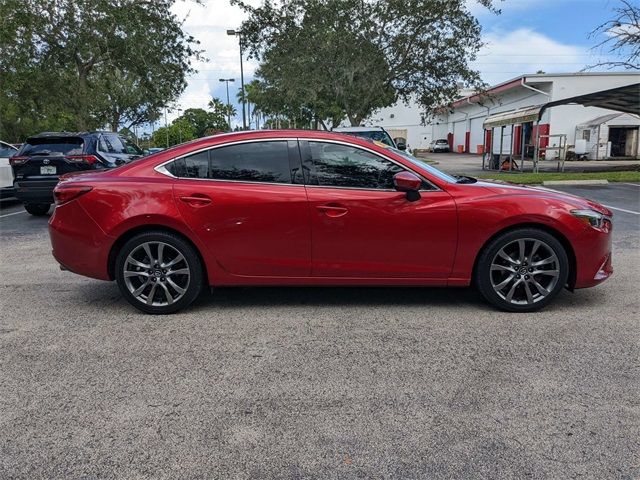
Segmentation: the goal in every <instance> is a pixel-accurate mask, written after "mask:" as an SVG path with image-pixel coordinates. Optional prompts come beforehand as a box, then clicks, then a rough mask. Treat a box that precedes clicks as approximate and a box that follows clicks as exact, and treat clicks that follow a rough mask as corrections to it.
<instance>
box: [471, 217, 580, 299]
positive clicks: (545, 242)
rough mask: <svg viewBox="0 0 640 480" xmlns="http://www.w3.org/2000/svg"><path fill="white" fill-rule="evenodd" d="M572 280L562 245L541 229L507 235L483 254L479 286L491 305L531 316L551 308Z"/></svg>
mask: <svg viewBox="0 0 640 480" xmlns="http://www.w3.org/2000/svg"><path fill="white" fill-rule="evenodd" d="M568 276H569V260H568V257H567V253H566V251H565V249H564V247H563V246H562V244H561V243H560V242H559V241H558V240H557V239H556V238H555V237H554V236H553V235H551V234H549V233H547V232H545V231H543V230H538V229H531V228H526V229H524V228H523V229H518V230H512V231H510V232H506V233H504V234H502V235H500V236H498V237H497V238H495V239H494V240H492V241H491V242H490V243H489V245H487V247H486V248H485V249H484V250H483V251H482V253H481V254H480V258H479V259H478V264H477V268H476V284H477V286H478V289H479V290H480V293H481V294H482V296H483V297H484V298H485V299H486V300H487V301H488V302H490V303H492V304H493V305H495V306H496V307H498V308H500V309H501V310H506V311H510V312H532V311H535V310H539V309H541V308H543V307H544V306H546V305H548V304H549V303H550V302H551V301H552V300H553V298H554V297H555V296H556V295H557V294H558V293H559V292H560V290H562V288H563V287H564V286H565V285H566V283H567V278H568Z"/></svg>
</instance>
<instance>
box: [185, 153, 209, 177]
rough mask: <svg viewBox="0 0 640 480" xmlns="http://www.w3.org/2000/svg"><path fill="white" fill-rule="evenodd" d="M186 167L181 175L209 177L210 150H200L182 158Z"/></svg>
mask: <svg viewBox="0 0 640 480" xmlns="http://www.w3.org/2000/svg"><path fill="white" fill-rule="evenodd" d="M182 160H183V161H184V169H183V172H182V175H180V176H181V177H187V178H209V152H208V151H204V152H198V153H194V154H193V155H189V156H188V157H184V158H183V159H182Z"/></svg>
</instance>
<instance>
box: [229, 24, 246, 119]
mask: <svg viewBox="0 0 640 480" xmlns="http://www.w3.org/2000/svg"><path fill="white" fill-rule="evenodd" d="M227 35H234V36H236V37H238V46H239V47H240V88H241V92H242V129H243V130H246V129H247V116H246V113H245V110H246V108H245V98H244V93H245V92H244V69H243V66H242V32H241V31H240V30H227Z"/></svg>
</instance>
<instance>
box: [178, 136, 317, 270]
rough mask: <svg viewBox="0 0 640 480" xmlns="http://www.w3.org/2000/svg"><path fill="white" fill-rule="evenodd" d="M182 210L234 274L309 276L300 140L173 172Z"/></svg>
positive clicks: (215, 155) (190, 159)
mask: <svg viewBox="0 0 640 480" xmlns="http://www.w3.org/2000/svg"><path fill="white" fill-rule="evenodd" d="M167 168H168V169H170V171H171V170H172V171H171V173H172V174H174V175H175V176H176V177H179V178H178V180H176V182H175V184H174V196H175V200H176V204H177V205H178V208H179V210H180V212H181V214H182V216H183V218H184V219H185V221H186V222H187V223H188V225H189V226H190V228H191V229H192V230H193V232H195V234H196V235H198V236H199V237H200V239H201V241H202V242H203V243H205V244H206V245H207V247H208V248H209V249H210V251H211V253H212V254H213V256H215V258H216V261H217V263H218V265H219V266H220V267H221V268H222V269H224V270H225V271H226V272H227V273H229V274H231V275H241V276H249V277H265V276H266V277H308V276H310V274H311V228H310V221H309V206H308V203H307V196H306V191H305V188H304V184H303V183H304V182H303V179H302V174H301V170H300V156H299V152H298V145H297V142H296V141H287V140H273V141H271V140H270V141H253V142H246V141H245V142H240V143H237V144H231V145H225V146H221V147H217V148H212V149H209V150H204V151H201V152H198V153H194V154H192V155H189V156H186V157H184V158H181V159H178V160H176V161H175V162H174V163H173V164H171V165H168V166H167Z"/></svg>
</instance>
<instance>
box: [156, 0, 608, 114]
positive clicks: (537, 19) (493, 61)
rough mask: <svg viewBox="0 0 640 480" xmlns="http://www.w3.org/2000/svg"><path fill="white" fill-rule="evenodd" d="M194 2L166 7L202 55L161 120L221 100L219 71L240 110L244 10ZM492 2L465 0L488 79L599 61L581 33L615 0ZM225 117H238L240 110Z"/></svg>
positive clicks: (223, 2) (250, 68)
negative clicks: (232, 32) (239, 32)
mask: <svg viewBox="0 0 640 480" xmlns="http://www.w3.org/2000/svg"><path fill="white" fill-rule="evenodd" d="M249 3H251V4H254V5H257V4H259V3H261V2H260V0H253V1H250V2H249ZM202 4H203V5H198V4H196V3H195V2H192V1H190V0H184V1H180V2H177V3H176V4H175V5H174V7H173V11H174V13H175V14H176V15H177V16H178V18H180V19H183V21H184V24H183V28H184V29H185V30H186V31H187V32H188V33H189V34H191V35H192V36H194V37H195V38H196V39H197V40H199V41H200V48H202V49H203V50H204V56H205V57H206V61H203V62H196V63H195V64H194V67H195V69H196V70H198V73H196V74H193V75H192V76H191V77H190V78H189V80H188V86H187V88H186V90H185V91H184V93H183V94H182V96H181V97H180V98H179V100H178V101H177V102H176V110H175V111H173V112H170V113H169V115H168V117H169V121H171V119H172V118H175V117H177V116H179V114H180V112H179V111H178V110H177V108H180V109H182V110H184V109H187V108H206V105H207V103H208V102H209V100H210V99H211V97H212V96H213V97H218V98H220V99H221V100H222V101H223V102H225V103H226V88H225V84H224V83H222V82H220V81H219V79H220V78H235V86H234V84H229V91H230V96H231V97H232V98H231V103H233V104H235V105H236V108H237V110H238V112H239V113H240V112H241V109H240V108H239V106H238V104H237V102H236V101H235V94H236V93H237V91H238V89H239V88H240V56H239V48H238V42H237V38H236V37H233V36H228V35H227V34H226V31H227V29H233V28H237V27H239V26H240V24H241V23H242V20H243V18H244V13H243V12H242V11H241V10H240V8H239V7H235V6H231V5H230V4H229V1H228V0H202ZM496 5H497V6H498V8H500V9H501V13H500V14H498V15H496V14H494V13H492V12H490V11H489V10H487V9H486V8H485V7H483V6H481V5H479V4H477V3H476V2H475V0H468V6H469V9H470V10H471V12H472V13H473V14H474V15H475V16H476V17H477V18H478V20H479V21H480V24H481V25H482V30H483V33H482V40H483V42H484V44H485V46H484V47H482V49H481V50H480V52H479V55H478V59H477V61H475V62H474V63H473V64H472V65H473V66H474V67H475V68H476V69H477V70H479V71H480V73H481V75H482V78H483V80H484V81H485V82H487V83H489V84H490V85H494V84H496V83H500V82H503V81H506V80H509V79H511V78H514V77H517V76H519V75H522V74H526V73H535V72H536V71H538V70H543V71H544V72H546V73H559V72H578V71H580V70H582V69H583V68H584V67H586V66H587V65H591V64H594V63H597V62H598V60H602V59H603V58H605V56H606V53H607V52H603V51H597V50H594V49H593V47H594V45H596V44H597V43H598V39H597V38H589V33H590V32H591V31H593V30H594V29H595V28H596V27H597V26H598V25H600V24H601V23H603V22H604V21H606V20H608V19H610V18H612V16H613V9H614V8H615V7H616V6H619V5H620V2H619V0H504V1H499V0H498V1H497V2H496ZM256 66H257V64H256V63H255V61H250V60H247V59H245V60H244V75H245V82H248V81H250V80H251V79H252V77H253V72H254V71H255V69H256ZM232 123H233V124H234V125H237V124H241V123H242V118H241V116H240V115H238V117H237V118H236V119H235V120H233V121H232Z"/></svg>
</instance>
